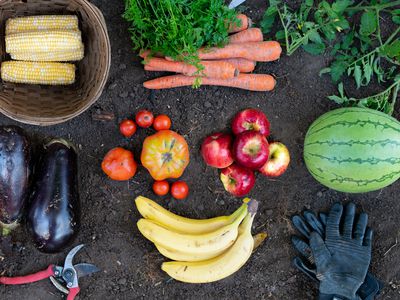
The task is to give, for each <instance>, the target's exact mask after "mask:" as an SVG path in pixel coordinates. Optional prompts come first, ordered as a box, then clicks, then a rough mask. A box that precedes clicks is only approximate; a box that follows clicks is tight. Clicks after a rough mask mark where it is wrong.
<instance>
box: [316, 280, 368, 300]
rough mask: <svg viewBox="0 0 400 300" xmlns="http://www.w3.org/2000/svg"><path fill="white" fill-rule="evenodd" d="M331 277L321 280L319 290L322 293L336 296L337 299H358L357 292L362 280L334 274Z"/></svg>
mask: <svg viewBox="0 0 400 300" xmlns="http://www.w3.org/2000/svg"><path fill="white" fill-rule="evenodd" d="M329 277H330V278H326V279H325V280H321V283H320V286H319V292H320V293H321V294H325V295H331V296H335V297H337V299H346V300H347V299H357V296H356V292H357V290H358V289H359V287H360V286H361V284H362V282H359V281H358V280H354V279H353V278H348V277H347V278H346V277H342V276H334V275H333V274H331V276H329ZM340 297H341V298H340ZM331 299H334V298H331Z"/></svg>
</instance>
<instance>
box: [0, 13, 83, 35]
mask: <svg viewBox="0 0 400 300" xmlns="http://www.w3.org/2000/svg"><path fill="white" fill-rule="evenodd" d="M68 29H69V30H78V18H77V16H74V15H66V16H62V15H51V16H29V17H20V18H11V19H8V20H7V22H6V35H9V34H12V33H18V32H27V31H37V30H68Z"/></svg>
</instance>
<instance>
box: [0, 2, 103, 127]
mask: <svg viewBox="0 0 400 300" xmlns="http://www.w3.org/2000/svg"><path fill="white" fill-rule="evenodd" d="M1 2H3V0H0V5H1ZM18 2H19V3H21V1H18ZM76 2H78V3H79V4H80V5H81V6H82V8H83V9H84V10H85V11H87V10H90V12H91V14H92V15H93V16H94V17H95V19H96V22H97V24H96V23H95V24H93V26H99V27H98V28H99V29H100V31H101V36H99V37H98V38H100V39H102V40H103V42H105V49H104V51H106V52H105V53H106V55H105V64H104V70H103V71H104V73H103V75H102V76H101V80H100V83H99V84H98V85H97V86H96V91H95V93H94V95H93V96H92V97H91V98H90V100H89V101H86V102H85V103H84V104H83V105H82V106H81V107H79V109H77V110H75V111H73V112H71V113H69V114H65V115H63V116H59V117H42V116H40V117H33V116H30V115H27V114H24V113H22V112H21V113H15V112H11V111H9V110H7V109H5V108H3V107H2V106H0V112H1V113H2V114H4V115H5V116H7V117H9V118H11V119H13V120H15V121H18V122H21V123H25V124H30V125H39V126H49V125H55V124H59V123H63V122H66V121H68V120H71V119H73V118H75V117H77V116H78V115H80V114H82V113H83V112H85V111H86V110H87V109H88V108H89V107H90V106H92V105H93V104H94V103H95V102H96V101H97V100H98V99H99V98H100V96H101V94H102V92H103V89H104V87H105V85H106V83H107V80H108V76H109V72H110V68H111V44H110V39H109V35H108V31H107V25H106V22H105V19H104V16H103V14H102V13H101V11H100V9H99V8H98V7H96V6H95V5H94V4H92V3H90V2H89V1H88V0H76ZM0 99H9V97H6V96H4V95H2V94H0Z"/></svg>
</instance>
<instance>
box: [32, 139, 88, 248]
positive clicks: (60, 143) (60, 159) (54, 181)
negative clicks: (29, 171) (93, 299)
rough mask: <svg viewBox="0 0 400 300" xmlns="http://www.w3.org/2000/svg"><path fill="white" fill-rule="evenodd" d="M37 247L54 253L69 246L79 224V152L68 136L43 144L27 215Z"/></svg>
mask: <svg viewBox="0 0 400 300" xmlns="http://www.w3.org/2000/svg"><path fill="white" fill-rule="evenodd" d="M27 226H28V230H29V231H30V233H31V234H32V237H33V240H34V242H35V245H36V247H37V248H38V249H39V250H40V251H42V252H46V253H55V252H59V251H61V250H63V249H64V248H65V247H66V246H68V245H69V244H70V243H71V242H72V241H73V239H74V238H75V236H76V235H77V233H78V230H79V227H80V201H79V192H78V170H77V154H76V152H75V150H74V148H73V146H72V145H71V144H70V143H68V142H67V141H65V140H61V139H56V140H52V141H51V142H49V143H48V144H47V145H45V146H44V151H43V155H42V158H41V161H40V164H39V166H38V167H37V170H36V174H35V183H34V189H33V192H32V195H31V199H30V205H29V209H28V215H27Z"/></svg>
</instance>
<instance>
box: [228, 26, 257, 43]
mask: <svg viewBox="0 0 400 300" xmlns="http://www.w3.org/2000/svg"><path fill="white" fill-rule="evenodd" d="M263 39H264V37H263V34H262V32H261V29H260V28H249V29H246V30H243V31H240V32H238V33H235V34H232V35H231V36H229V42H230V43H231V44H237V43H248V42H262V41H263Z"/></svg>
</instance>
